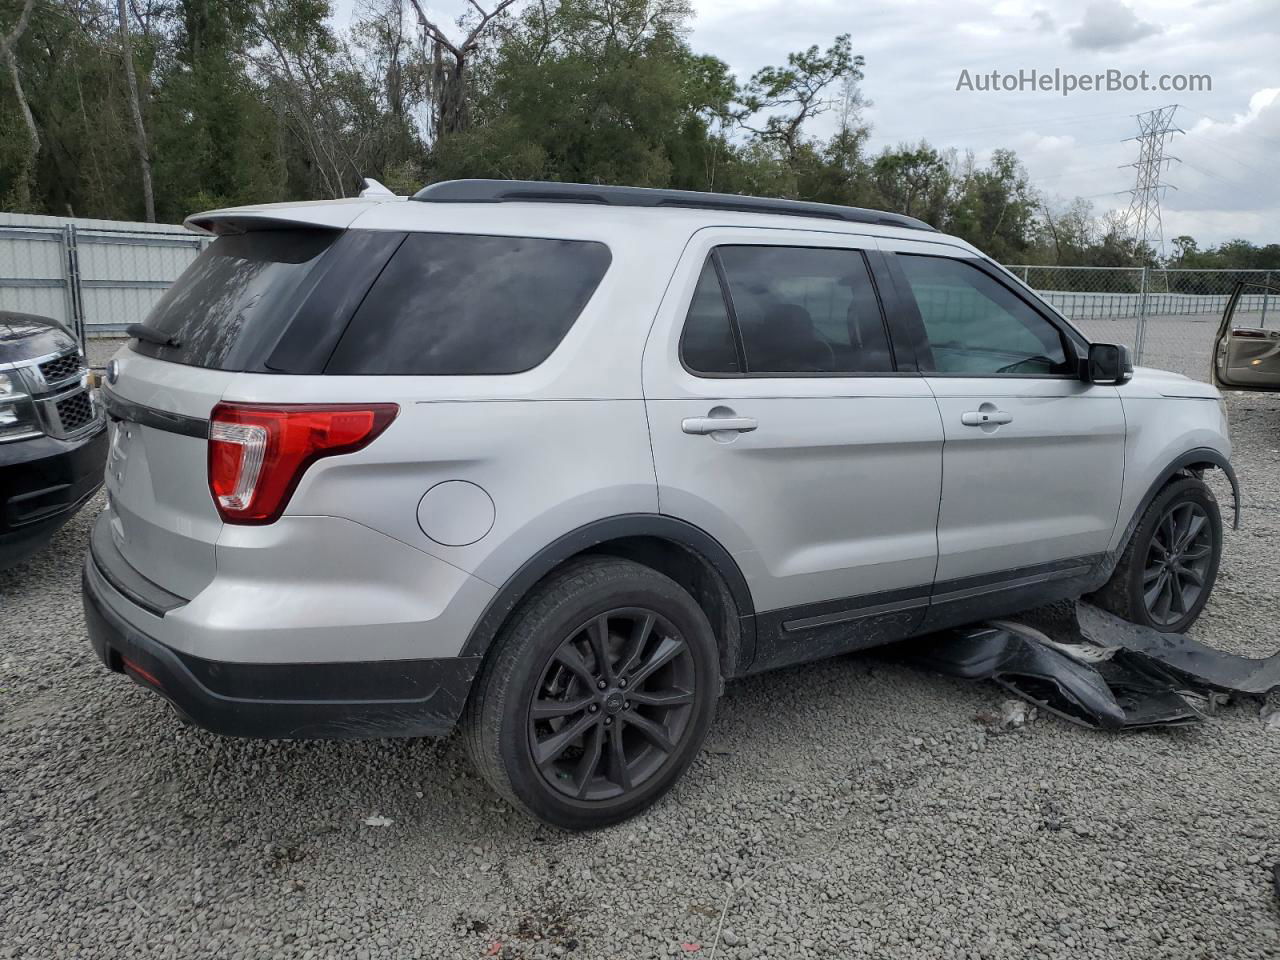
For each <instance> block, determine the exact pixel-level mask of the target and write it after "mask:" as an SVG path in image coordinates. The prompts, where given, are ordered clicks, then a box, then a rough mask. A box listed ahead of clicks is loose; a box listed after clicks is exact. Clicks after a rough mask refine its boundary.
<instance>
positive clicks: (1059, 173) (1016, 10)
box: [690, 0, 1280, 244]
mask: <svg viewBox="0 0 1280 960" xmlns="http://www.w3.org/2000/svg"><path fill="white" fill-rule="evenodd" d="M694 3H695V6H696V8H697V19H696V20H695V22H694V27H693V35H692V37H691V38H690V39H691V41H692V43H693V46H694V47H695V48H697V49H700V50H706V51H707V52H709V53H714V54H715V55H717V56H719V57H720V58H721V59H723V60H725V61H726V62H728V63H729V64H730V66H731V67H732V68H733V69H734V71H735V73H737V74H738V75H739V76H741V77H745V76H748V75H750V73H751V72H752V71H753V70H755V69H756V68H758V67H759V66H761V65H763V64H766V63H774V62H780V61H781V58H780V57H779V52H780V51H788V50H795V49H802V48H804V47H806V46H808V45H809V44H812V43H822V42H824V41H825V40H826V39H827V38H829V37H831V36H833V35H835V34H839V33H845V32H847V33H849V34H851V35H852V37H853V47H854V50H855V51H857V52H859V53H861V54H862V55H863V56H864V57H866V61H867V63H866V68H865V74H866V76H865V79H864V80H863V84H862V86H863V93H864V94H865V95H866V96H867V97H868V98H869V99H870V100H872V101H873V103H874V106H873V107H872V108H871V109H870V110H868V111H867V114H866V116H867V119H869V120H870V121H871V124H872V132H873V137H874V143H875V145H876V146H877V147H879V146H883V145H886V144H894V143H898V142H900V141H914V140H917V139H919V138H922V137H923V138H926V139H928V140H929V141H930V142H931V143H933V144H935V145H939V146H950V147H957V148H960V149H972V150H973V151H975V152H976V153H977V154H978V155H979V156H980V157H981V156H983V155H985V154H988V153H989V152H990V151H991V150H993V149H995V148H998V147H1012V148H1013V149H1015V150H1017V152H1018V154H1019V155H1020V156H1021V157H1022V158H1023V161H1024V162H1025V163H1026V165H1027V168H1028V170H1029V171H1030V173H1031V176H1032V179H1033V180H1034V181H1035V183H1036V185H1037V186H1038V187H1040V188H1041V189H1042V190H1044V191H1045V192H1046V193H1048V194H1050V195H1051V196H1057V197H1061V198H1063V199H1067V198H1071V197H1075V196H1082V197H1089V198H1090V199H1091V201H1092V202H1093V203H1094V204H1095V208H1096V209H1097V210H1098V211H1099V212H1102V211H1103V210H1106V209H1109V208H1111V207H1115V206H1120V207H1124V206H1126V205H1127V203H1128V199H1129V198H1128V196H1127V195H1120V196H1117V195H1115V191H1123V190H1127V189H1128V188H1129V187H1131V186H1132V184H1133V174H1134V171H1133V169H1132V168H1124V167H1122V166H1121V165H1122V164H1126V163H1132V162H1133V161H1134V160H1135V159H1136V156H1137V144H1135V143H1133V142H1129V143H1125V142H1123V141H1124V140H1125V138H1127V137H1132V136H1134V135H1135V133H1136V132H1137V121H1136V120H1135V118H1134V114H1136V113H1138V112H1140V111H1144V110H1150V109H1152V108H1155V107H1159V106H1164V105H1166V104H1169V103H1178V104H1180V105H1181V106H1180V108H1179V110H1178V111H1177V113H1176V114H1175V116H1174V120H1175V123H1176V124H1177V125H1178V126H1180V127H1181V128H1182V129H1183V130H1185V131H1186V133H1185V134H1184V135H1178V136H1176V137H1174V138H1173V140H1172V141H1171V142H1170V146H1169V152H1170V153H1171V154H1173V155H1175V156H1178V157H1180V158H1181V159H1182V162H1181V163H1174V164H1171V165H1170V169H1169V172H1168V174H1167V179H1168V182H1169V183H1171V184H1174V185H1176V186H1177V188H1178V189H1177V190H1176V191H1174V190H1170V191H1168V193H1167V195H1166V198H1165V201H1164V204H1163V219H1164V233H1165V237H1166V238H1167V239H1168V238H1172V237H1175V236H1177V235H1179V234H1183V233H1187V234H1191V235H1192V236H1194V237H1196V238H1197V239H1198V240H1200V241H1201V243H1202V244H1204V243H1213V242H1218V241H1221V240H1225V239H1230V238H1232V237H1244V238H1246V239H1250V240H1253V241H1255V242H1280V176H1278V175H1277V174H1280V164H1277V162H1276V156H1277V155H1278V154H1280V4H1277V3H1275V2H1274V0H1266V2H1264V0H1229V2H1228V0H1172V2H1171V0H1164V2H1161V3H1148V2H1143V0H1130V2H1122V0H1093V2H1086V3H1076V2H1069V0H1002V2H997V3H977V2H970V0H895V2H887V0H886V2H875V3H873V2H866V0H864V2H861V3H857V4H854V3H849V2H847V0H846V2H840V0H827V2H815V0H805V2H795V0H694ZM1055 68H1059V69H1061V70H1062V71H1064V72H1073V73H1077V74H1095V73H1101V72H1105V71H1107V70H1109V69H1116V70H1120V71H1122V72H1125V73H1135V74H1136V73H1138V72H1140V71H1142V70H1147V71H1148V72H1149V73H1150V74H1151V75H1152V77H1153V79H1154V78H1158V77H1159V76H1160V75H1161V74H1208V75H1210V76H1211V77H1212V81H1213V83H1212V87H1213V89H1212V91H1210V92H1196V93H1191V92H1182V93H1160V92H1157V91H1150V92H1145V93H1143V92H1132V93H1127V92H1115V93H1108V92H1087V93H1086V92H1080V91H1076V92H1074V93H1072V94H1071V95H1070V96H1066V97H1064V96H1062V94H1061V93H1056V92H1046V91H1028V92H1012V93H1009V92H979V91H968V90H962V91H957V89H956V86H957V82H958V80H959V78H960V76H961V71H962V70H968V71H969V72H970V75H971V76H972V75H976V74H978V73H990V72H991V71H992V70H999V71H1001V72H1002V73H1004V72H1007V73H1016V72H1018V71H1019V70H1024V69H1025V70H1032V69H1036V70H1040V71H1042V72H1045V71H1047V72H1052V71H1053V70H1054V69H1055Z"/></svg>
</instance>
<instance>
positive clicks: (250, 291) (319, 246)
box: [133, 229, 340, 371]
mask: <svg viewBox="0 0 1280 960" xmlns="http://www.w3.org/2000/svg"><path fill="white" fill-rule="evenodd" d="M339 236H340V233H339V232H338V231H333V230H306V229H299V230H260V231H255V232H251V233H244V234H237V235H231V236H224V237H219V238H218V239H216V240H214V241H213V243H212V244H210V245H209V248H208V249H207V250H205V251H204V252H203V253H201V254H200V256H199V257H198V258H196V260H195V262H194V263H192V264H191V266H190V267H188V268H187V270H186V272H185V273H183V274H182V276H181V277H179V278H178V280H177V282H176V283H174V285H173V286H172V287H170V288H169V290H168V291H167V292H166V293H165V295H164V297H163V298H162V299H161V300H160V302H159V303H157V304H156V306H155V309H153V310H152V311H151V313H150V314H149V315H148V316H147V318H146V321H145V323H146V325H147V326H149V327H152V328H154V329H155V330H157V331H159V332H160V333H163V334H165V335H167V336H169V337H171V338H172V339H173V340H174V341H175V342H176V344H177V345H176V346H162V345H160V344H156V343H151V342H148V341H141V340H140V341H134V345H133V349H134V350H136V351H138V352H139V353H142V354H145V355H147V356H150V357H155V358H156V359H159V360H168V361H170V362H172V363H183V364H187V365H189V366H195V367H205V368H207V369H211V370H231V371H243V370H249V369H253V368H256V367H257V366H258V365H260V363H261V361H262V359H263V358H264V357H265V356H267V355H268V354H269V353H270V350H271V348H272V346H273V345H274V344H275V343H276V341H277V340H278V339H279V338H280V335H281V334H282V333H283V332H284V330H285V328H286V327H287V325H288V323H289V321H290V319H291V318H292V317H293V315H294V313H295V312H296V311H297V309H298V307H299V305H300V303H301V301H302V299H303V298H304V296H305V292H306V290H307V289H308V288H309V282H310V280H311V275H312V274H313V273H314V272H315V269H314V268H315V267H316V265H317V262H318V261H319V260H320V259H321V257H322V255H323V254H324V253H325V251H327V250H328V249H329V247H330V246H331V245H332V244H333V242H334V241H335V240H336V239H337V238H338V237H339Z"/></svg>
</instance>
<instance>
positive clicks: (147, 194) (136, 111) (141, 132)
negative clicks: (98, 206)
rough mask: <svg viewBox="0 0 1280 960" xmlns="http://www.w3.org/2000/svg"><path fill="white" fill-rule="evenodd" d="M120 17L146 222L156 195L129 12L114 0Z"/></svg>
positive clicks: (149, 220) (152, 212) (152, 214)
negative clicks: (135, 66)
mask: <svg viewBox="0 0 1280 960" xmlns="http://www.w3.org/2000/svg"><path fill="white" fill-rule="evenodd" d="M116 9H117V11H118V12H119V17H120V58H121V59H122V60H123V61H124V75H125V80H126V82H127V83H128V85H129V112H130V113H131V114H132V115H133V129H134V133H135V135H136V136H137V138H138V167H139V171H140V172H141V174H142V203H143V207H144V209H145V211H146V212H145V216H146V218H147V223H155V222H156V197H155V193H154V191H153V190H152V188H151V156H150V154H149V153H148V151H147V128H146V126H144V125H143V122H142V102H141V100H140V99H139V97H138V75H137V73H136V72H135V71H134V65H133V44H132V42H131V41H130V40H129V14H128V11H127V9H126V7H125V0H116Z"/></svg>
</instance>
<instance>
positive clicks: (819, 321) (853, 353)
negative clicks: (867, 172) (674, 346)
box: [682, 245, 894, 376]
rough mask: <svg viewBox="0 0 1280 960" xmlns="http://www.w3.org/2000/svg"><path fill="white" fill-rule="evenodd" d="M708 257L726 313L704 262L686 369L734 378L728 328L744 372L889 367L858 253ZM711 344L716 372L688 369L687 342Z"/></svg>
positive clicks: (754, 249) (740, 249)
mask: <svg viewBox="0 0 1280 960" xmlns="http://www.w3.org/2000/svg"><path fill="white" fill-rule="evenodd" d="M712 256H713V257H714V258H716V259H718V260H719V264H720V267H721V269H722V270H723V273H724V280H725V284H726V286H727V292H728V306H729V308H731V312H730V311H728V310H725V306H724V303H723V300H721V298H720V290H719V284H718V282H717V278H716V275H715V271H714V266H713V264H712V262H711V261H710V260H709V261H708V263H707V265H706V267H705V268H704V269H703V275H702V278H701V280H700V281H699V283H698V290H697V292H696V293H695V295H694V302H693V304H692V305H691V306H690V310H689V317H688V319H687V320H686V326H685V334H684V338H683V341H682V348H683V356H684V358H685V364H686V365H687V366H689V367H690V368H691V369H693V370H695V371H698V372H703V373H717V372H719V373H723V372H736V370H733V369H731V367H730V365H729V363H730V362H729V361H728V360H726V359H724V358H727V357H728V356H729V348H731V347H733V340H732V337H731V336H726V335H727V334H729V333H730V331H731V330H732V326H731V325H730V324H731V323H734V322H736V324H737V328H738V333H739V336H740V337H741V341H742V347H743V353H744V354H745V361H746V363H745V370H744V372H746V373H751V374H760V375H779V376H786V375H788V374H815V373H817V374H821V373H828V374H832V375H851V374H863V373H887V372H890V371H892V370H893V369H894V366H893V354H892V351H891V350H890V347H889V337H888V334H887V333H886V331H885V326H884V318H883V316H882V314H881V310H880V302H879V299H878V297H877V296H876V291H875V286H874V285H873V284H872V281H871V274H870V271H869V270H868V268H867V263H866V260H865V258H864V257H863V255H862V254H861V253H860V252H859V251H857V250H828V249H822V248H817V247H770V246H755V245H753V246H725V247H718V248H716V250H715V252H714V253H713V254H712ZM717 300H720V301H721V302H720V305H719V306H716V301H717ZM721 311H725V312H724V314H722V313H721ZM713 340H714V344H715V346H714V350H715V351H716V355H717V356H718V357H719V358H721V359H719V360H718V361H716V362H718V364H719V366H717V367H712V366H710V362H708V365H705V366H699V365H698V364H697V363H694V362H693V361H692V360H691V357H690V344H691V343H694V342H697V343H701V344H706V346H705V347H704V348H703V349H704V350H710V349H713V348H712V346H711V344H712V341H713ZM734 363H735V365H736V361H734Z"/></svg>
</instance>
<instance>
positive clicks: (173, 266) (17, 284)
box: [0, 214, 208, 341]
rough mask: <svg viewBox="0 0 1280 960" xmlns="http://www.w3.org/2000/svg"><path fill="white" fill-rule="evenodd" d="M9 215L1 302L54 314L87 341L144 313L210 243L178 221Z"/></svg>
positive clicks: (1, 241)
mask: <svg viewBox="0 0 1280 960" xmlns="http://www.w3.org/2000/svg"><path fill="white" fill-rule="evenodd" d="M3 217H4V221H3V222H0V309H4V310H16V311H19V312H22V313H36V314H40V315H42V316H47V317H53V318H54V319H56V320H59V321H61V322H62V323H64V324H65V325H66V326H67V327H69V328H70V329H72V330H74V331H75V333H76V336H77V337H79V338H80V339H81V340H82V341H83V340H84V339H85V338H87V337H94V336H112V335H119V334H121V333H122V332H123V331H124V329H125V327H127V326H128V325H129V324H131V323H136V322H137V321H139V320H141V319H142V318H143V317H145V316H146V315H147V314H148V313H149V312H150V310H151V307H152V306H153V305H154V304H155V302H156V301H157V300H158V299H160V296H161V295H162V294H163V293H164V291H165V290H166V289H168V287H169V285H170V284H171V283H173V281H174V280H176V279H177V278H178V275H179V274H180V273H182V271H183V270H185V269H186V268H187V265H188V264H190V263H191V261H192V260H194V259H195V258H196V256H197V255H198V254H199V253H200V251H201V250H202V249H203V248H204V245H205V244H206V243H207V242H208V240H207V239H206V238H204V237H201V236H199V235H197V234H193V233H191V232H190V231H189V230H185V229H184V228H182V227H180V226H168V225H156V224H128V223H112V222H111V221H100V220H70V219H65V218H57V217H24V216H21V215H17V214H5V215H3Z"/></svg>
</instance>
